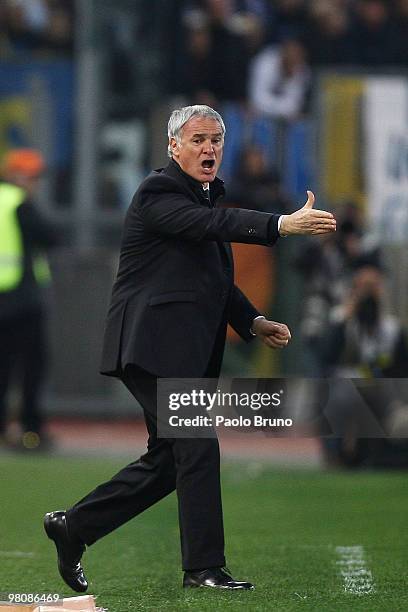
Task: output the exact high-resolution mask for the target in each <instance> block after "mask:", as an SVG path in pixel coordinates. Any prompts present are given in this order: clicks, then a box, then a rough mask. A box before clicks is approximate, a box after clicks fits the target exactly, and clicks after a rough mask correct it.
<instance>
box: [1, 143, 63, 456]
mask: <svg viewBox="0 0 408 612" xmlns="http://www.w3.org/2000/svg"><path fill="white" fill-rule="evenodd" d="M44 169H45V163H44V159H43V157H42V155H41V154H40V153H39V152H38V151H35V150H33V149H14V150H11V151H9V152H8V153H7V154H6V156H5V158H4V162H3V166H2V178H3V181H4V182H2V183H0V439H1V440H3V442H6V443H7V442H9V441H10V439H9V436H8V435H7V425H8V418H7V410H6V403H7V395H8V391H9V387H10V382H11V380H13V381H14V380H16V381H17V383H18V386H19V387H20V389H21V399H22V409H21V412H20V426H21V446H22V447H25V448H30V449H35V448H40V447H44V446H45V440H46V436H45V435H44V430H43V417H42V414H41V409H40V404H39V401H40V391H41V385H42V382H43V378H44V371H45V363H46V333H45V308H44V304H43V296H42V293H43V291H42V286H43V285H44V284H47V283H48V281H49V278H50V276H49V269H48V265H47V263H46V260H45V259H44V258H43V257H41V256H40V255H39V253H38V249H40V250H41V249H46V248H48V247H53V246H55V244H56V243H57V232H56V228H55V227H54V226H53V225H51V224H50V222H49V221H48V220H46V219H45V218H44V217H43V215H42V214H40V212H39V211H38V209H37V208H36V206H35V204H34V202H33V197H34V196H35V193H36V191H37V187H38V184H39V178H40V177H41V175H42V174H43V172H44ZM13 442H14V443H15V440H13ZM19 445H20V442H19Z"/></svg>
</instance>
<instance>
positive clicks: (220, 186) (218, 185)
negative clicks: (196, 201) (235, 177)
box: [165, 159, 225, 202]
mask: <svg viewBox="0 0 408 612" xmlns="http://www.w3.org/2000/svg"><path fill="white" fill-rule="evenodd" d="M165 171H166V172H168V173H169V174H173V176H174V174H177V175H179V176H181V177H182V178H184V179H185V180H186V182H187V183H188V184H189V186H190V187H191V188H192V189H193V190H194V191H196V192H197V191H198V192H199V193H202V192H203V184H202V183H200V181H197V180H196V179H194V178H193V177H192V176H190V175H189V174H187V172H184V170H183V169H182V168H181V167H180V165H179V164H178V163H177V162H176V161H175V160H174V159H171V160H170V162H169V164H168V166H167V167H166V168H165ZM209 188H210V194H211V200H212V201H213V202H215V201H216V200H217V199H218V198H219V197H220V196H223V195H224V194H225V188H224V181H223V180H222V179H220V178H218V176H216V177H215V179H214V180H213V181H212V183H209Z"/></svg>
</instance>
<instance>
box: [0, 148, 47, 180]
mask: <svg viewBox="0 0 408 612" xmlns="http://www.w3.org/2000/svg"><path fill="white" fill-rule="evenodd" d="M2 170H3V175H5V176H8V175H12V174H21V175H24V176H27V177H29V178H34V177H36V176H39V175H40V174H42V173H43V172H44V170H45V160H44V157H43V156H42V155H41V153H40V152H39V151H36V150H35V149H11V150H10V151H8V153H6V155H5V156H4V159H3V165H2Z"/></svg>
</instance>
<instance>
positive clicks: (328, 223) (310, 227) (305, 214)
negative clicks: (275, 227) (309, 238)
mask: <svg viewBox="0 0 408 612" xmlns="http://www.w3.org/2000/svg"><path fill="white" fill-rule="evenodd" d="M314 203H315V197H314V193H313V192H312V191H308V192H307V202H306V204H305V205H304V206H303V207H302V208H299V210H296V211H295V212H294V213H292V214H291V215H283V217H282V221H281V225H280V229H279V233H280V235H281V236H290V235H291V234H328V233H330V232H335V231H336V220H335V218H334V217H333V215H332V214H331V213H329V212H327V211H326V210H318V209H315V208H313V205H314Z"/></svg>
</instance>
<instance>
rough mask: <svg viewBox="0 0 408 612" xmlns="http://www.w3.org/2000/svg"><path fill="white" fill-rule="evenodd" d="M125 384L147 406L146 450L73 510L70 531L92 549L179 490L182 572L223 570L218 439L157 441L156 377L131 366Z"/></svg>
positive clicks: (215, 358)
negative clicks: (111, 533) (102, 538)
mask: <svg viewBox="0 0 408 612" xmlns="http://www.w3.org/2000/svg"><path fill="white" fill-rule="evenodd" d="M222 327H223V326H222ZM220 331H221V333H219V334H218V336H217V339H216V341H215V346H214V350H213V353H212V357H211V359H210V363H209V365H208V367H207V371H206V372H205V375H204V376H205V377H208V378H213V377H218V375H219V371H220V367H221V361H222V354H223V344H224V341H225V333H224V330H223V329H221V330H220ZM220 349H221V350H220ZM122 380H123V382H124V384H125V385H126V386H127V388H128V389H129V391H130V392H131V393H132V395H133V396H134V397H135V398H136V399H137V400H138V402H139V403H140V404H141V406H142V408H143V413H144V418H145V422H146V427H147V430H148V433H149V439H148V445H147V448H148V451H147V453H146V454H144V455H143V456H142V457H140V459H138V460H137V461H135V462H133V463H130V464H129V465H127V466H126V467H125V468H123V469H122V470H120V471H119V472H118V473H117V474H116V475H115V476H113V478H112V479H111V480H109V481H108V482H106V483H104V484H101V485H100V486H98V487H97V488H96V489H95V490H94V491H92V492H91V493H89V495H87V496H86V497H84V498H83V499H82V500H81V501H79V502H78V503H76V504H75V505H74V506H73V507H72V508H70V509H69V510H68V511H67V524H68V528H69V530H70V531H72V533H73V534H75V535H77V536H78V537H79V538H80V539H81V540H82V541H83V542H84V543H85V544H87V545H91V544H93V543H94V542H95V541H96V540H98V539H100V538H101V537H103V536H105V535H106V534H108V533H110V532H111V531H113V530H114V529H116V528H117V527H119V526H120V525H123V524H124V523H126V522H127V521H129V520H130V519H132V518H134V517H135V516H137V515H138V514H140V513H141V512H143V511H144V510H146V509H147V508H149V507H150V506H152V505H153V504H155V503H156V502H158V501H159V500H160V499H162V498H163V497H165V496H166V495H168V494H169V493H171V492H172V491H174V490H176V491H177V498H178V513H179V525H180V539H181V556H182V567H183V569H184V570H196V569H204V568H209V567H221V566H224V565H225V557H224V529H223V518H222V505H221V486H220V453H219V445H218V440H217V438H216V437H213V438H188V439H187V438H174V439H171V438H163V439H162V438H158V437H157V405H156V404H157V395H156V393H157V378H156V377H155V376H153V375H151V374H149V373H147V372H145V371H144V370H142V369H140V368H138V367H137V366H134V365H129V366H127V367H126V368H125V371H124V373H123V376H122Z"/></svg>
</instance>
